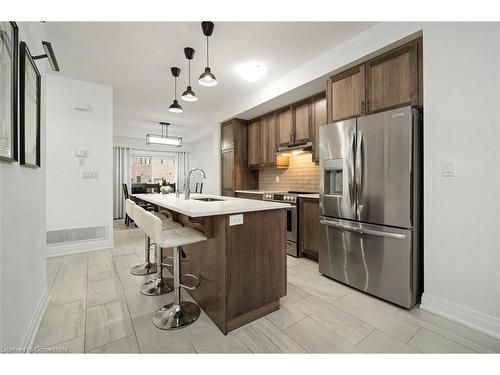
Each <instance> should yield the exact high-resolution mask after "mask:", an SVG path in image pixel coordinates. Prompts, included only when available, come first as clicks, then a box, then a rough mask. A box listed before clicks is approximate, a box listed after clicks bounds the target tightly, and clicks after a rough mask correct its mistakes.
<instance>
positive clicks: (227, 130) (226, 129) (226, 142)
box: [220, 122, 234, 150]
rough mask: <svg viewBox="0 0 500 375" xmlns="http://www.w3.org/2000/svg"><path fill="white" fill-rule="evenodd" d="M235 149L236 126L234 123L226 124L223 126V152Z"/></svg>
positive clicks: (221, 144)
mask: <svg viewBox="0 0 500 375" xmlns="http://www.w3.org/2000/svg"><path fill="white" fill-rule="evenodd" d="M233 147H234V125H233V123H232V122H226V123H223V124H222V125H221V140H220V148H221V150H228V149H230V148H233Z"/></svg>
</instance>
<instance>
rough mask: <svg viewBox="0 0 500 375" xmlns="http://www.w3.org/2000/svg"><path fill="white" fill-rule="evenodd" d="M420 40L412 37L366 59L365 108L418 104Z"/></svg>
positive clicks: (371, 111) (368, 109) (378, 109)
mask: <svg viewBox="0 0 500 375" xmlns="http://www.w3.org/2000/svg"><path fill="white" fill-rule="evenodd" d="M419 43H420V41H419V40H417V41H413V42H411V43H409V44H406V45H404V46H402V47H399V48H397V49H395V50H392V51H390V52H388V53H386V54H383V55H382V56H379V57H376V58H374V59H373V60H370V61H368V62H367V63H366V82H367V99H368V100H367V111H368V112H370V113H373V112H380V111H382V110H387V109H391V108H396V107H400V106H404V105H418V104H419Z"/></svg>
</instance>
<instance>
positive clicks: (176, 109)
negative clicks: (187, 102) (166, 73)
mask: <svg viewBox="0 0 500 375" xmlns="http://www.w3.org/2000/svg"><path fill="white" fill-rule="evenodd" d="M170 71H171V72H172V75H173V76H174V82H175V83H174V102H173V103H172V104H170V107H168V110H169V111H170V112H173V113H182V112H184V111H183V110H182V107H181V106H180V104H179V102H178V101H177V77H179V74H180V73H181V70H180V69H179V68H177V67H175V66H174V67H172V68H170Z"/></svg>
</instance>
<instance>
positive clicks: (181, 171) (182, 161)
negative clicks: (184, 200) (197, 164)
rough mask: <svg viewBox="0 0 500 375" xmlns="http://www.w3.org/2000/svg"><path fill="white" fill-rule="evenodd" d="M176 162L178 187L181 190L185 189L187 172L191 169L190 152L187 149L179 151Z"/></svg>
mask: <svg viewBox="0 0 500 375" xmlns="http://www.w3.org/2000/svg"><path fill="white" fill-rule="evenodd" d="M175 164H176V167H177V184H176V185H177V186H176V189H179V191H184V190H185V188H186V187H185V186H184V182H185V176H186V172H187V171H188V170H189V158H188V153H187V152H185V151H179V152H177V156H176V158H175Z"/></svg>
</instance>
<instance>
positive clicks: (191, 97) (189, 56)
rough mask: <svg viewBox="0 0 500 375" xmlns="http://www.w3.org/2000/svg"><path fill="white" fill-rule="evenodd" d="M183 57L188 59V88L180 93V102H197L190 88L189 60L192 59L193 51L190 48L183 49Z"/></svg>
mask: <svg viewBox="0 0 500 375" xmlns="http://www.w3.org/2000/svg"><path fill="white" fill-rule="evenodd" d="M184 55H185V56H186V59H188V87H187V89H186V91H184V92H183V93H182V96H181V98H182V100H185V101H186V102H195V101H197V100H198V98H197V97H196V95H195V93H194V91H193V89H192V88H191V60H192V59H193V57H194V49H192V48H190V47H186V48H184Z"/></svg>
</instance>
